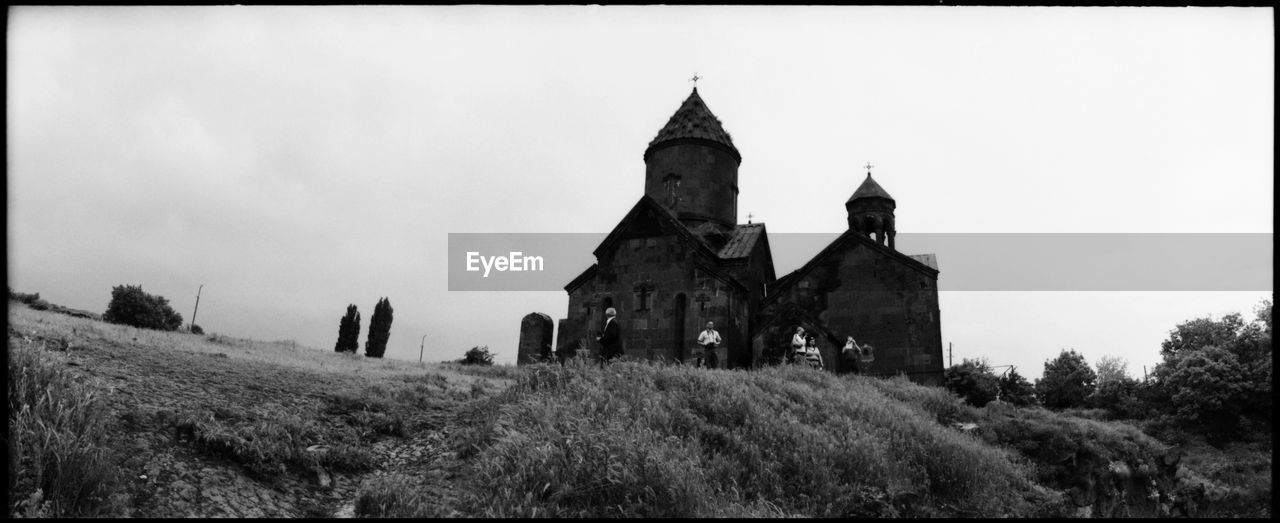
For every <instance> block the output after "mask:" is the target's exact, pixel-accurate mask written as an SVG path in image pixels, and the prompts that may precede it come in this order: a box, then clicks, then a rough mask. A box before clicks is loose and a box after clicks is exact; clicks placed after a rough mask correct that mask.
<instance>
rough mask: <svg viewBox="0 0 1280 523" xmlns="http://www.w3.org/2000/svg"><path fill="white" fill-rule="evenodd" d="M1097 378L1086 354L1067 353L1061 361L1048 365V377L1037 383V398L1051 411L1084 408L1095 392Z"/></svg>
mask: <svg viewBox="0 0 1280 523" xmlns="http://www.w3.org/2000/svg"><path fill="white" fill-rule="evenodd" d="M1097 379H1098V377H1097V374H1095V373H1094V372H1093V369H1092V368H1090V367H1089V363H1088V362H1087V361H1085V359H1084V356H1083V355H1081V354H1079V353H1077V352H1076V351H1075V350H1070V351H1067V350H1063V351H1062V353H1061V354H1059V355H1058V357H1057V358H1054V359H1052V360H1049V361H1046V362H1044V375H1043V376H1041V378H1040V380H1039V381H1037V382H1036V396H1037V397H1038V398H1039V399H1040V402H1041V403H1042V404H1044V406H1045V407H1048V408H1051V409H1065V408H1071V407H1081V406H1084V404H1085V399H1086V398H1088V397H1089V395H1090V394H1092V393H1093V388H1094V385H1095V383H1096V382H1097Z"/></svg>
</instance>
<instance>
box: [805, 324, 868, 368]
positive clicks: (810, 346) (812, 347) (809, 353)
mask: <svg viewBox="0 0 1280 523" xmlns="http://www.w3.org/2000/svg"><path fill="white" fill-rule="evenodd" d="M870 355H871V344H869V343H868V344H864V345H858V342H857V341H855V340H854V339H853V336H849V337H848V339H846V340H845V343H844V349H842V350H841V351H840V359H841V360H843V361H844V367H845V368H844V369H841V370H842V371H854V369H856V368H857V367H858V362H859V361H861V360H864V359H865V357H867V356H870ZM790 359H791V363H793V364H801V365H808V366H810V367H813V368H816V369H822V368H825V367H826V364H825V362H824V361H823V359H822V351H820V350H818V343H817V341H815V340H814V339H813V336H808V335H805V332H804V327H801V326H796V334H795V336H792V337H791V358H790Z"/></svg>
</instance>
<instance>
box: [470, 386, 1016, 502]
mask: <svg viewBox="0 0 1280 523" xmlns="http://www.w3.org/2000/svg"><path fill="white" fill-rule="evenodd" d="M880 386H881V385H877V384H875V383H874V380H870V379H864V378H857V379H840V378H837V377H835V376H832V375H829V374H825V373H821V372H815V371H812V370H810V369H801V368H780V369H766V370H763V371H758V372H750V373H748V372H724V371H707V370H703V369H691V368H687V367H679V366H668V365H661V364H654V363H647V362H621V363H614V364H612V365H610V366H607V367H605V368H604V369H603V370H598V369H595V368H593V366H590V365H586V364H574V363H572V362H570V363H568V364H566V365H565V366H564V367H560V366H532V367H530V368H529V369H528V370H527V371H526V372H524V373H523V374H521V375H519V376H518V379H517V381H516V384H515V385H514V386H513V387H512V388H511V389H509V390H508V391H506V392H504V393H500V394H498V395H496V396H492V397H490V398H489V399H487V400H484V401H482V402H480V403H477V404H475V406H474V407H473V408H472V409H470V411H469V412H468V413H467V414H466V416H467V418H466V419H464V422H463V423H464V426H468V425H469V426H470V427H471V428H470V430H465V431H464V432H463V433H462V434H460V435H459V441H458V450H459V452H460V455H462V456H465V457H467V458H469V459H470V461H471V470H472V473H473V474H472V476H471V481H472V482H473V487H474V488H472V489H468V490H469V491H470V492H472V493H474V496H475V499H474V502H475V503H476V504H477V506H478V507H482V510H483V512H482V513H483V514H484V515H487V516H496V517H511V516H514V517H520V516H534V515H535V514H536V515H545V516H548V517H594V516H642V517H672V516H674V517H699V516H714V515H723V514H730V513H731V514H738V515H747V516H776V515H779V514H800V515H807V516H818V517H821V516H827V517H842V516H912V515H915V516H921V515H923V516H929V515H939V514H938V513H937V512H936V511H934V509H931V508H928V507H933V506H939V505H941V504H950V505H952V506H955V507H958V509H957V510H968V511H970V512H972V513H975V514H983V515H1020V514H1027V513H1029V512H1030V511H1031V510H1032V505H1031V504H1030V503H1029V502H1028V499H1029V498H1034V494H1033V493H1032V492H1031V491H1032V489H1031V483H1030V481H1028V477H1027V476H1028V473H1027V472H1026V471H1025V470H1024V468H1022V467H1021V466H1020V465H1018V464H1017V463H1016V462H1015V460H1014V459H1012V458H1011V457H1010V456H1008V455H1006V454H1005V453H1003V452H1002V451H1000V450H998V449H995V448H992V447H990V446H987V445H985V444H984V443H983V442H981V441H979V440H976V439H974V438H972V437H970V436H967V435H964V434H959V433H957V432H955V431H952V430H949V429H946V428H944V427H943V426H940V425H939V424H938V423H936V422H935V420H934V419H932V418H933V417H934V416H935V414H934V413H933V411H937V412H951V411H953V410H954V411H957V412H959V408H958V407H954V406H952V402H951V401H950V399H945V398H942V397H940V396H936V397H935V396H933V395H932V394H931V393H929V392H919V391H915V392H911V394H915V395H917V396H919V397H922V398H927V399H929V402H926V404H927V405H928V406H926V407H907V406H905V405H904V404H902V403H900V402H898V401H893V400H892V399H890V398H889V397H887V396H886V395H885V394H883V393H881V392H879V390H878V387H880ZM889 387H890V388H892V389H893V390H897V389H900V388H903V387H904V386H902V385H889ZM899 392H901V393H902V394H907V392H902V391H899ZM931 409H932V410H931ZM949 415H950V414H949ZM926 500H927V501H931V502H930V503H925V502H923V501H926ZM932 502H937V503H932Z"/></svg>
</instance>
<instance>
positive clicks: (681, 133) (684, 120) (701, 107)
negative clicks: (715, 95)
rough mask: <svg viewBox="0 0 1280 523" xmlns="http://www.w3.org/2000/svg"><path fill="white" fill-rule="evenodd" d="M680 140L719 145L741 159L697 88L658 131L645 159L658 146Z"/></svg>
mask: <svg viewBox="0 0 1280 523" xmlns="http://www.w3.org/2000/svg"><path fill="white" fill-rule="evenodd" d="M680 139H698V140H707V141H710V142H714V143H718V144H720V145H724V146H726V147H728V148H729V149H730V150H732V151H733V152H734V154H735V155H737V156H738V157H739V158H741V154H738V149H737V148H736V147H734V146H733V140H732V139H731V138H730V137H729V133H728V132H726V131H725V130H724V127H723V126H722V125H721V124H720V119H718V118H716V115H714V114H712V113H711V109H708V108H707V104H706V103H705V102H703V101H702V97H701V96H698V88H697V87H694V88H693V92H692V93H689V97H688V98H686V99H685V100H684V103H683V104H680V108H679V109H677V110H676V113H675V114H673V115H671V119H670V120H667V125H665V126H663V128H662V130H660V131H658V136H655V137H654V138H653V141H651V142H649V147H648V148H647V149H645V151H644V154H645V158H648V157H649V151H650V150H652V149H653V148H654V147H655V146H657V145H658V144H660V143H662V142H668V141H674V140H680Z"/></svg>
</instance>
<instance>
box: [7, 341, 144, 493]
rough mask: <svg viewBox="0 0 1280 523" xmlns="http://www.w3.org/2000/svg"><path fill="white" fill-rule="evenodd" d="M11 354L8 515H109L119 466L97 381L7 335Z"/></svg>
mask: <svg viewBox="0 0 1280 523" xmlns="http://www.w3.org/2000/svg"><path fill="white" fill-rule="evenodd" d="M8 351H9V353H8V356H9V373H8V391H9V392H8V399H9V405H8V406H9V434H8V437H7V442H6V443H7V444H8V445H7V446H8V452H9V496H10V500H11V501H17V503H14V504H12V505H10V507H8V510H9V515H10V516H17V515H39V516H54V517H58V516H97V515H104V514H107V513H110V512H111V510H112V508H113V505H114V503H115V500H113V499H112V496H113V494H115V493H116V492H117V490H118V487H119V485H120V483H119V479H118V478H119V470H118V468H117V465H116V463H117V459H116V456H115V454H114V453H113V451H112V450H111V446H110V444H109V442H108V440H107V438H108V436H107V434H108V431H107V429H108V417H107V410H106V409H105V408H104V403H103V401H102V399H101V391H100V388H99V386H98V384H97V383H95V382H92V381H81V380H80V379H78V378H77V377H76V376H74V375H73V374H72V373H71V372H70V371H68V370H67V366H66V364H65V362H64V361H63V359H62V358H60V357H58V356H57V355H54V354H50V353H48V352H46V351H44V350H43V349H42V348H40V347H39V346H32V345H31V344H26V343H22V342H15V340H13V339H10V341H9V347H8Z"/></svg>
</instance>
